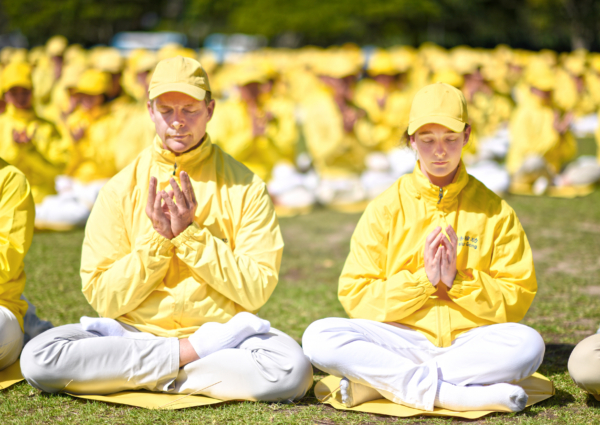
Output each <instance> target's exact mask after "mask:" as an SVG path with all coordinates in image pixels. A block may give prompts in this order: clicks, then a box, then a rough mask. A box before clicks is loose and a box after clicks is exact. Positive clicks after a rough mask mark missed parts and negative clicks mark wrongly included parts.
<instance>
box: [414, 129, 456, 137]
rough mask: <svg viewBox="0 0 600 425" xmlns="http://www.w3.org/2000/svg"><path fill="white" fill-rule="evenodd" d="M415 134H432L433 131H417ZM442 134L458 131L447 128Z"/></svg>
mask: <svg viewBox="0 0 600 425" xmlns="http://www.w3.org/2000/svg"><path fill="white" fill-rule="evenodd" d="M417 134H418V135H419V136H422V135H424V134H433V132H432V131H419V132H418V133H417ZM444 134H458V133H457V132H456V131H452V130H448V131H446V132H445V133H444Z"/></svg>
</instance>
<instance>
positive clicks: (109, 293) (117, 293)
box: [81, 189, 173, 319]
mask: <svg viewBox="0 0 600 425" xmlns="http://www.w3.org/2000/svg"><path fill="white" fill-rule="evenodd" d="M120 203H121V202H120V200H118V199H117V197H116V196H115V195H114V194H112V193H111V192H109V191H108V190H105V189H102V190H101V191H100V196H99V197H98V200H97V201H96V203H95V204H94V208H93V209H92V213H91V215H90V218H89V220H88V223H87V225H86V227H85V239H84V241H83V249H82V255H81V280H82V284H83V288H82V290H83V295H84V296H85V298H86V299H87V300H88V302H89V303H90V304H91V306H92V307H93V308H94V310H96V311H97V312H98V314H100V316H102V317H108V318H112V319H114V318H117V317H119V316H122V315H124V314H126V313H129V312H130V311H132V310H134V309H135V308H136V307H138V306H139V305H140V304H141V303H143V302H144V300H145V299H146V297H148V295H150V293H151V292H152V291H154V290H155V289H156V288H157V287H158V286H159V285H160V284H161V282H162V281H163V279H164V277H165V276H166V274H167V271H168V269H169V263H170V262H171V258H172V257H173V244H172V243H171V241H169V240H168V239H165V238H163V237H162V236H161V235H159V234H158V233H156V232H154V231H152V232H149V233H147V234H143V235H142V236H140V237H139V238H138V240H136V241H133V244H132V243H131V242H130V241H129V240H128V238H127V230H126V229H125V226H124V223H125V217H124V216H123V213H122V211H121V209H120V208H119V207H118V205H120ZM129 220H131V218H129ZM148 220H150V219H148ZM132 245H133V246H132Z"/></svg>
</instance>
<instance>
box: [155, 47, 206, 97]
mask: <svg viewBox="0 0 600 425" xmlns="http://www.w3.org/2000/svg"><path fill="white" fill-rule="evenodd" d="M207 91H211V90H210V85H209V84H208V76H207V75H206V72H205V71H204V69H203V68H202V65H200V62H198V61H197V60H194V59H192V58H187V57H183V56H176V57H174V58H169V59H164V60H161V61H160V62H159V63H158V65H156V69H155V70H154V74H152V79H151V80H150V87H149V90H148V93H149V98H150V99H156V98H157V97H158V96H160V95H161V94H164V93H168V92H179V93H183V94H187V95H188V96H191V97H193V98H194V99H196V100H204V97H205V96H206V92H207Z"/></svg>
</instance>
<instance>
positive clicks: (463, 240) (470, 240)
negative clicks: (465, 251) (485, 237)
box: [458, 236, 478, 249]
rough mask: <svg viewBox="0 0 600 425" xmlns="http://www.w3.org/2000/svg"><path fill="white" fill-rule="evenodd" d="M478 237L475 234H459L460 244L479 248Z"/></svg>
mask: <svg viewBox="0 0 600 425" xmlns="http://www.w3.org/2000/svg"><path fill="white" fill-rule="evenodd" d="M477 241H478V239H477V238H474V237H473V236H459V238H458V246H466V247H468V248H473V249H477Z"/></svg>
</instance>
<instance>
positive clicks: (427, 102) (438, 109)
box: [408, 83, 469, 136]
mask: <svg viewBox="0 0 600 425" xmlns="http://www.w3.org/2000/svg"><path fill="white" fill-rule="evenodd" d="M468 120H469V116H468V115H467V101H466V100H465V96H464V95H463V93H462V92H461V91H460V90H458V89H457V88H456V87H452V86H451V85H449V84H446V83H435V84H430V85H428V86H425V87H423V88H422V89H421V90H419V91H418V92H417V94H415V97H414V98H413V101H412V105H411V107H410V115H409V121H408V134H409V135H411V136H412V135H413V134H415V132H416V131H417V130H418V129H419V128H420V127H422V126H424V125H425V124H440V125H443V126H444V127H448V128H449V129H450V130H452V131H455V132H457V133H458V132H461V131H463V130H464V129H465V125H466V124H467V121H468Z"/></svg>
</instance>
